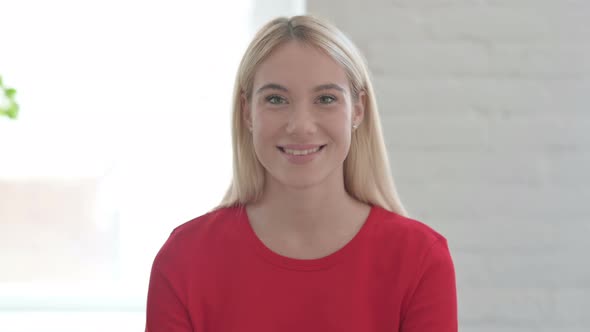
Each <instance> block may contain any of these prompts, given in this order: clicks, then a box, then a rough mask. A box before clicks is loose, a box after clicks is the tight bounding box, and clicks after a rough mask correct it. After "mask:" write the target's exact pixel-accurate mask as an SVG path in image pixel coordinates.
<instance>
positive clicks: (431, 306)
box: [400, 238, 458, 332]
mask: <svg viewBox="0 0 590 332" xmlns="http://www.w3.org/2000/svg"><path fill="white" fill-rule="evenodd" d="M402 315H403V316H402V320H401V329H400V331H401V332H419V331H420V332H422V331H438V332H457V331H458V322H457V320H458V318H457V288H456V282H455V268H454V264H453V260H452V258H451V254H450V252H449V249H448V246H447V242H446V240H445V239H444V238H443V239H439V240H437V241H436V242H435V243H434V244H433V245H432V246H431V248H430V250H429V252H428V253H427V254H426V256H425V257H424V260H423V262H422V267H421V269H420V273H419V274H418V279H417V284H416V287H415V288H414V291H413V294H412V295H411V297H410V298H409V301H408V304H407V307H406V308H405V310H404V311H403V313H402Z"/></svg>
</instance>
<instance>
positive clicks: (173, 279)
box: [146, 206, 457, 332]
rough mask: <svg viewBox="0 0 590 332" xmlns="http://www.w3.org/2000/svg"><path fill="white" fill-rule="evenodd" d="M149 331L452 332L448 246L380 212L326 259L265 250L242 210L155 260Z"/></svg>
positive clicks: (202, 222)
mask: <svg viewBox="0 0 590 332" xmlns="http://www.w3.org/2000/svg"><path fill="white" fill-rule="evenodd" d="M146 331H149V332H164V331H166V332H180V331H183V332H184V331H196V332H230V331H240V332H248V331H253V332H279V331H280V332H304V331H305V332H308V331H321V332H328V331H338V332H346V331H350V332H361V331H362V332H371V331H379V332H385V331H388V332H393V331H403V332H410V331H411V332H418V331H420V332H428V331H436V332H455V331H457V300H456V289H455V273H454V268H453V262H452V259H451V256H450V254H449V250H448V247H447V243H446V240H445V238H444V237H443V236H441V235H440V234H438V233H436V232H435V231H434V230H432V229H431V228H429V227H428V226H426V225H424V224H423V223H421V222H418V221H416V220H412V219H408V218H405V217H402V216H400V215H398V214H395V213H393V212H390V211H387V210H385V209H382V208H380V207H377V206H373V207H372V208H371V212H370V213H369V216H368V218H367V220H366V221H365V223H364V224H363V226H362V228H361V229H360V230H359V232H358V233H357V234H356V235H355V237H354V238H353V239H352V240H351V241H350V242H348V243H347V244H346V245H345V246H344V247H342V248H341V249H339V250H338V251H336V252H334V253H333V254H331V255H328V256H326V257H322V258H319V259H311V260H304V259H293V258H289V257H285V256H281V255H279V254H277V253H275V252H273V251H271V250H270V249H269V248H268V247H266V246H265V245H264V243H263V242H262V241H260V239H259V238H258V237H257V236H256V233H255V232H254V230H253V229H252V228H251V226H250V223H249V221H248V217H247V215H246V213H245V209H244V208H243V207H234V208H225V209H220V210H216V211H213V212H210V213H208V214H205V215H203V216H201V217H198V218H195V219H193V220H191V221H189V222H187V223H185V224H183V225H181V226H179V227H177V228H176V229H175V230H174V231H173V232H172V234H171V235H170V237H169V239H168V240H167V241H166V243H165V244H164V246H163V247H162V248H161V249H160V251H159V253H158V254H157V256H156V258H155V260H154V263H153V266H152V272H151V277H150V284H149V291H148V297H147V321H146Z"/></svg>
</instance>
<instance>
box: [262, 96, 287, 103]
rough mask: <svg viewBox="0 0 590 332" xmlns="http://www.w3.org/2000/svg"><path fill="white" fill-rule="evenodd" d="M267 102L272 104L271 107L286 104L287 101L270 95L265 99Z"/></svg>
mask: <svg viewBox="0 0 590 332" xmlns="http://www.w3.org/2000/svg"><path fill="white" fill-rule="evenodd" d="M265 99H266V101H267V102H269V103H271V104H273V105H280V104H286V103H287V100H285V98H283V97H281V96H278V95H271V96H268V97H266V98H265Z"/></svg>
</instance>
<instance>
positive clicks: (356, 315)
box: [146, 16, 457, 332]
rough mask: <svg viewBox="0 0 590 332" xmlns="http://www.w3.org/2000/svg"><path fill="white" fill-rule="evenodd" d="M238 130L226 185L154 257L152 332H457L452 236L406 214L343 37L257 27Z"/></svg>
mask: <svg viewBox="0 0 590 332" xmlns="http://www.w3.org/2000/svg"><path fill="white" fill-rule="evenodd" d="M232 130H233V148H234V175H233V181H232V184H231V187H230V188H229V190H228V192H227V194H226V196H225V198H224V199H223V201H222V203H221V204H220V206H218V207H217V208H216V209H214V210H213V211H211V212H209V213H207V214H205V215H203V216H200V217H198V218H195V219H193V220H191V221H189V222H187V223H185V224H183V225H181V226H179V227H177V228H176V229H175V230H174V231H173V232H172V234H171V235H170V237H169V239H168V240H167V242H166V243H165V244H164V246H163V247H162V249H161V250H160V251H159V253H158V255H157V256H156V258H155V260H154V264H153V267H152V272H151V277H150V285H149V292H148V299H147V323H146V330H147V331H150V332H160V331H173V332H175V331H178V332H180V331H197V332H212V331H215V332H218V331H224V332H226V331H256V332H271V331H272V332H277V331H281V332H285V331H293V332H295V331H297V332H301V331H322V332H324V331H339V332H342V331H354V332H359V331H363V332H370V331H383V332H385V331H403V332H409V331H420V332H424V331H437V332H447V331H449V332H450V331H457V303H456V289H455V274H454V268H453V262H452V259H451V256H450V254H449V250H448V247H447V243H446V240H445V238H444V237H443V236H441V235H440V234H438V233H437V232H435V231H434V230H432V229H431V228H429V227H428V226H426V225H424V224H423V223H421V222H419V221H416V220H413V219H410V218H409V217H408V216H407V213H406V212H405V210H404V208H403V206H402V204H401V202H400V200H399V198H398V195H397V193H396V190H395V187H394V183H393V180H392V178H391V175H390V169H389V165H388V159H387V155H386V149H385V144H384V141H383V137H382V132H381V126H380V121H379V115H378V113H377V104H376V101H375V96H374V91H373V87H372V85H371V82H370V80H369V74H368V71H367V67H366V64H365V63H364V61H363V58H362V56H361V55H360V54H359V52H358V50H357V49H356V48H355V47H354V45H353V44H352V43H351V42H350V41H349V40H348V39H347V38H346V37H345V36H344V35H343V34H342V33H341V32H339V31H338V30H337V29H336V28H335V27H333V26H331V25H329V24H328V23H326V22H324V21H322V20H319V19H317V18H314V17H310V16H296V17H292V18H278V19H275V20H273V21H271V22H269V23H268V24H266V25H265V26H264V27H262V29H261V30H260V31H259V32H258V33H257V34H256V36H255V38H254V40H253V41H252V42H251V44H250V46H249V47H248V49H247V50H246V53H245V55H244V57H243V59H242V62H241V64H240V67H239V70H238V74H237V79H236V84H235V92H234V106H233V128H232Z"/></svg>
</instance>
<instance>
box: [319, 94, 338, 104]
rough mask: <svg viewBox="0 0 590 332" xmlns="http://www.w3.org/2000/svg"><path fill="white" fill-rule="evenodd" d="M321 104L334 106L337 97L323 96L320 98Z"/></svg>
mask: <svg viewBox="0 0 590 332" xmlns="http://www.w3.org/2000/svg"><path fill="white" fill-rule="evenodd" d="M318 101H319V102H320V104H332V103H333V102H335V101H336V97H334V96H330V95H323V96H320V97H319V98H318Z"/></svg>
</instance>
